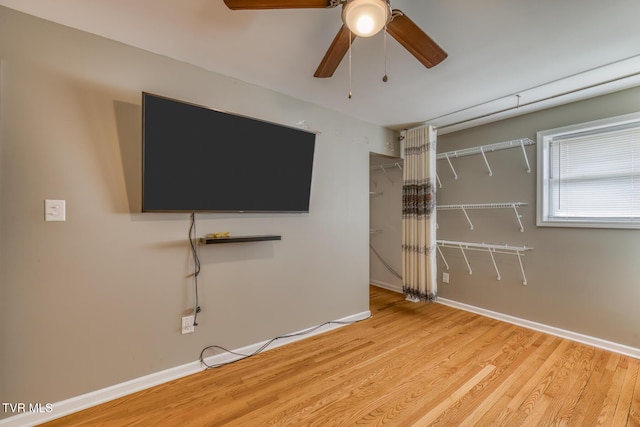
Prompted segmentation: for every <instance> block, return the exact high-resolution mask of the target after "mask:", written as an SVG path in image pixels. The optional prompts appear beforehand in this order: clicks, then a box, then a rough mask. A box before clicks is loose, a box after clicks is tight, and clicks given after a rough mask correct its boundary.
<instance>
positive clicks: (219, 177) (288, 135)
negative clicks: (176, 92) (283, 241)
mask: <svg viewBox="0 0 640 427" xmlns="http://www.w3.org/2000/svg"><path fill="white" fill-rule="evenodd" d="M142 131H143V137H142V140H143V141H142V146H143V150H142V151H143V155H142V158H143V166H142V175H143V177H142V211H143V212H308V211H309V199H310V193H311V175H312V169H313V154H314V149H315V137H316V136H315V134H314V133H311V132H308V131H304V130H301V129H295V128H291V127H286V126H282V125H277V124H274V123H269V122H265V121H261V120H256V119H251V118H248V117H243V116H239V115H234V114H229V113H224V112H221V111H216V110H213V109H210V108H206V107H202V106H198V105H193V104H189V103H185V102H181V101H177V100H174V99H169V98H165V97H161V96H157V95H152V94H149V93H143V94H142Z"/></svg>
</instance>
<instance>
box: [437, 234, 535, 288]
mask: <svg viewBox="0 0 640 427" xmlns="http://www.w3.org/2000/svg"><path fill="white" fill-rule="evenodd" d="M436 247H437V249H438V253H439V254H440V257H441V258H442V261H443V262H444V265H445V267H446V268H447V270H449V263H447V260H446V258H445V257H444V255H443V254H442V250H441V249H440V248H453V249H459V250H460V251H461V252H462V257H463V258H464V261H465V263H466V264H467V269H468V270H469V274H472V273H473V270H471V264H470V263H469V259H468V258H467V254H466V252H465V251H467V250H471V251H480V252H489V255H490V256H491V261H492V263H493V268H494V269H495V270H496V274H497V276H498V277H497V279H498V280H500V279H501V278H502V277H501V276H500V270H498V265H497V264H496V259H495V257H494V254H497V253H498V254H508V255H515V256H517V257H518V263H519V264H520V272H521V273H522V284H523V285H526V284H527V276H526V275H525V274H524V267H523V265H522V257H523V256H524V252H526V251H530V250H532V249H533V248H530V247H528V246H510V245H498V244H492V243H474V242H457V241H452V240H436Z"/></svg>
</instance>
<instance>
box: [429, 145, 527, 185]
mask: <svg viewBox="0 0 640 427" xmlns="http://www.w3.org/2000/svg"><path fill="white" fill-rule="evenodd" d="M534 144H535V141H533V140H532V139H529V138H521V139H514V140H511V141H504V142H496V143H494V144H488V145H481V146H477V147H470V148H463V149H461V150H455V151H447V152H445V153H440V154H438V155H436V160H443V159H445V160H446V161H447V163H449V167H450V168H451V172H453V178H454V179H458V174H457V173H456V170H455V168H454V167H453V164H452V163H451V158H458V157H464V156H470V155H473V154H480V155H482V158H483V159H484V163H485V165H486V166H487V170H488V172H489V176H493V170H491V165H489V160H488V159H487V155H486V153H487V152H493V151H499V150H506V149H508V148H516V147H521V148H522V154H523V155H524V161H525V163H526V164H527V173H531V165H530V164H529V158H528V157H527V151H526V150H525V148H524V147H525V145H534Z"/></svg>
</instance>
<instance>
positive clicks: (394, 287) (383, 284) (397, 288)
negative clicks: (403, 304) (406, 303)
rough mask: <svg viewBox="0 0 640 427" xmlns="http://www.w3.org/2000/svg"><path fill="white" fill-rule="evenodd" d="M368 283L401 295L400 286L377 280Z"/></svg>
mask: <svg viewBox="0 0 640 427" xmlns="http://www.w3.org/2000/svg"><path fill="white" fill-rule="evenodd" d="M369 283H371V284H372V285H375V286H377V287H379V288H383V289H387V290H389V291H394V292H399V293H402V285H392V284H390V283H386V282H381V281H379V280H369Z"/></svg>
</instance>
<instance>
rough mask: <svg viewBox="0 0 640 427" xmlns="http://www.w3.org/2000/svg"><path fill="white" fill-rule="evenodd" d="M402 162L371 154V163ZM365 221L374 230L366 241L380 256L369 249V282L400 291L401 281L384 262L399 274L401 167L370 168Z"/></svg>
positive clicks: (397, 159)
mask: <svg viewBox="0 0 640 427" xmlns="http://www.w3.org/2000/svg"><path fill="white" fill-rule="evenodd" d="M398 161H399V162H402V159H399V158H389V157H386V156H380V155H372V156H371V161H370V163H371V166H372V167H375V166H378V165H390V164H393V163H394V162H398ZM369 191H370V192H373V193H376V194H373V195H370V202H369V205H370V212H369V224H370V226H371V228H372V229H374V230H376V232H375V233H372V234H371V235H370V236H369V242H370V245H371V247H372V248H373V250H375V251H376V252H377V253H378V255H379V256H380V258H382V260H380V258H379V257H378V256H377V255H376V254H375V253H374V252H373V250H371V252H370V254H369V262H370V265H369V276H370V278H371V283H373V284H375V285H377V286H380V287H383V288H386V289H391V290H395V291H398V292H401V291H402V280H401V279H400V278H398V277H397V276H396V275H394V274H393V272H391V271H390V270H389V269H388V268H387V267H386V266H385V265H384V263H386V264H388V265H389V266H390V267H391V268H392V269H393V270H394V271H395V272H396V273H398V274H400V275H402V252H401V251H400V248H401V246H402V170H401V169H399V168H397V167H391V168H390V169H389V168H385V172H382V171H381V170H380V169H377V168H374V169H373V170H372V171H371V172H370V177H369Z"/></svg>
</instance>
